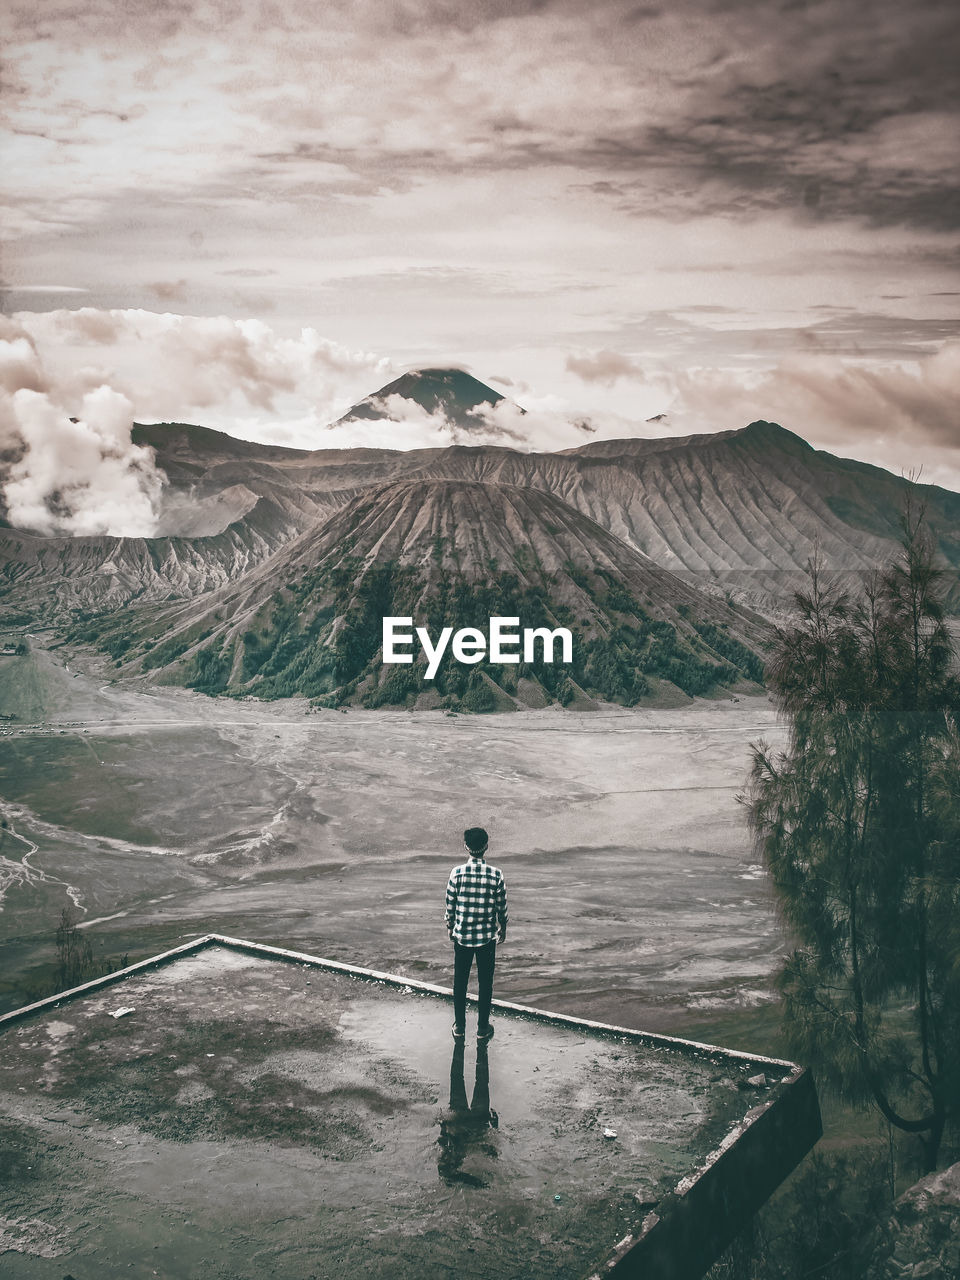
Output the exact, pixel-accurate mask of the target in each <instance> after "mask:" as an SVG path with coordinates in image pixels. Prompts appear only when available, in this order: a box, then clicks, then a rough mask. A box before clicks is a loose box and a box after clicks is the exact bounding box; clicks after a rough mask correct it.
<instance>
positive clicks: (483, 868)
mask: <svg viewBox="0 0 960 1280" xmlns="http://www.w3.org/2000/svg"><path fill="white" fill-rule="evenodd" d="M506 923H507V886H506V885H505V884H504V881H503V872H502V871H501V870H500V868H499V867H491V866H489V865H488V864H487V863H486V862H484V860H483V859H482V858H471V859H470V861H469V862H464V863H462V864H461V865H460V866H459V867H454V868H453V870H452V871H451V872H450V879H449V880H448V881H447V931H448V932H449V933H452V934H453V937H454V939H455V940H456V941H457V942H459V943H460V945H461V946H462V947H483V946H486V944H487V943H488V942H493V940H494V938H496V936H497V931H498V930H499V929H502V928H505V927H506Z"/></svg>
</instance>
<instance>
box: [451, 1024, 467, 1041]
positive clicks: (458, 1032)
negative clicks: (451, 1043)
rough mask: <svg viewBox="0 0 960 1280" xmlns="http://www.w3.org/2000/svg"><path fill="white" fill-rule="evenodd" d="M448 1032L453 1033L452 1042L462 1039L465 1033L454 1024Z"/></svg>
mask: <svg viewBox="0 0 960 1280" xmlns="http://www.w3.org/2000/svg"><path fill="white" fill-rule="evenodd" d="M450 1030H451V1031H452V1032H453V1038H454V1040H462V1039H463V1037H464V1036H465V1035H466V1031H465V1030H464V1028H463V1027H458V1026H457V1024H456V1023H454V1024H453V1026H452V1027H451V1028H450Z"/></svg>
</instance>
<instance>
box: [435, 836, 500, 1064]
mask: <svg viewBox="0 0 960 1280" xmlns="http://www.w3.org/2000/svg"><path fill="white" fill-rule="evenodd" d="M463 842H464V844H465V845H466V847H467V852H468V853H469V854H470V861H469V862H464V863H461V865H460V866H459V867H454V868H453V870H452V871H451V872H450V879H449V880H448V881H447V902H446V906H447V913H446V919H447V932H448V933H449V935H450V939H451V941H452V942H453V1017H454V1022H453V1038H454V1039H455V1040H460V1039H462V1037H463V1036H464V1035H465V1034H466V1025H467V1023H466V1019H467V982H468V980H469V978H470V967H471V965H472V964H473V959H474V957H476V960H477V988H478V1000H477V1040H478V1041H481V1042H483V1041H486V1040H489V1039H490V1038H491V1036H492V1035H493V1026H492V1025H491V1023H490V1001H491V1000H492V999H493V967H494V964H495V963H496V958H497V942H498V941H499V942H503V941H504V940H505V939H506V936H507V888H506V885H505V884H504V881H503V873H502V872H501V871H500V869H499V867H491V866H490V865H489V864H488V863H487V862H485V861H484V855H485V854H486V852H487V833H486V831H484V829H483V827H468V829H467V830H466V831H465V832H464V833H463Z"/></svg>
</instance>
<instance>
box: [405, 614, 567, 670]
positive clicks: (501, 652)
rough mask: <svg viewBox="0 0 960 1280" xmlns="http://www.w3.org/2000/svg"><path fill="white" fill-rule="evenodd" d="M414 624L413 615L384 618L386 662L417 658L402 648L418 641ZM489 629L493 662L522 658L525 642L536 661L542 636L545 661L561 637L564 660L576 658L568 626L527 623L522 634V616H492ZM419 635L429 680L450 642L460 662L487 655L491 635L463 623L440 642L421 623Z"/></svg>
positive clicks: (526, 656)
mask: <svg viewBox="0 0 960 1280" xmlns="http://www.w3.org/2000/svg"><path fill="white" fill-rule="evenodd" d="M412 626H413V619H412V618H395V617H389V618H384V619H383V661H384V662H385V663H388V662H407V663H409V662H413V653H412V652H402V650H406V649H407V648H408V647H412V645H413V643H414V636H413V632H412V631H410V629H409V628H410V627H412ZM487 630H488V631H489V634H490V639H489V650H490V661H491V662H510V663H512V662H519V661H520V656H521V655H520V648H521V645H522V648H523V661H524V662H534V661H535V660H536V644H537V641H538V640H539V641H540V643H541V645H542V646H543V660H544V662H553V650H554V646H555V645H556V643H557V642H558V641H559V643H560V653H561V658H560V661H561V662H572V661H573V636H572V634H571V633H570V632H569V631H568V630H567V628H566V627H557V628H556V630H554V631H550V630H549V629H548V628H547V627H524V628H523V632H522V634H521V632H520V619H519V618H491V619H490V620H489V626H488V628H487ZM451 636H452V637H453V640H452V643H451ZM416 638H417V640H419V642H420V647H421V648H422V649H423V652H424V653H425V654H426V656H427V670H426V674H425V676H424V678H425V679H426V680H432V679H433V677H434V676H435V675H436V674H437V668H438V667H439V666H440V660H441V659H442V658H443V655H444V654H445V653H446V651H447V645H450V651H451V653H452V654H453V656H454V658H455V659H456V660H457V662H464V663H474V662H481V661H482V660H483V659H484V658H485V657H486V656H487V648H488V643H487V635H486V633H484V632H483V631H481V630H480V629H479V628H478V627H461V628H460V630H459V631H457V632H456V633H455V632H454V630H453V627H443V628H442V629H441V631H440V634H439V636H438V637H437V642H436V644H434V643H433V641H432V640H431V638H430V633H429V632H428V631H427V629H426V627H417V629H416Z"/></svg>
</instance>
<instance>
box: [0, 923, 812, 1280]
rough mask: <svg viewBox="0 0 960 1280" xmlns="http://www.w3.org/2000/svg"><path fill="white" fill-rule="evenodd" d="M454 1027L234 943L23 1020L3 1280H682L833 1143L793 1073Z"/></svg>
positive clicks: (499, 1013)
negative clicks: (457, 1035) (458, 1036)
mask: <svg viewBox="0 0 960 1280" xmlns="http://www.w3.org/2000/svg"><path fill="white" fill-rule="evenodd" d="M124 1008H126V1009H129V1010H131V1011H130V1012H127V1013H124V1014H123V1015H122V1016H119V1017H113V1016H111V1014H115V1013H117V1012H118V1011H119V1010H121V1009H124ZM451 1021H452V1013H451V1002H450V997H449V993H447V992H444V991H442V990H440V989H439V988H436V987H428V986H425V985H422V984H421V985H418V984H415V983H412V982H407V981H405V980H404V979H401V978H393V977H391V976H390V975H385V974H376V973H373V972H371V971H366V970H356V969H351V968H350V967H349V966H343V965H334V964H331V963H330V962H325V961H323V960H320V959H318V958H316V957H310V956H304V955H300V954H298V953H293V952H284V951H281V950H279V949H276V948H269V947H263V946H258V945H256V944H252V943H245V942H243V941H242V940H236V939H225V938H220V937H218V936H208V937H206V938H203V939H199V940H198V941H197V942H195V943H191V944H189V945H188V946H187V947H184V948H178V949H177V950H176V951H175V952H171V953H167V955H165V956H163V957H155V958H154V959H153V960H152V961H146V962H143V963H142V964H140V965H135V966H132V967H131V969H129V970H126V971H123V973H122V974H120V975H111V977H110V978H109V979H107V980H101V981H98V982H96V983H91V984H87V986H86V987H84V988H78V989H77V990H76V992H74V993H65V994H64V995H62V996H60V997H56V998H54V999H52V1000H48V1001H43V1002H41V1003H40V1004H39V1005H35V1006H30V1007H29V1008H28V1009H24V1010H18V1011H16V1012H15V1013H13V1014H10V1015H7V1017H6V1018H4V1019H0V1153H2V1154H0V1274H2V1275H3V1276H4V1277H7V1278H8V1280H64V1277H65V1276H67V1275H69V1276H72V1277H75V1280H110V1278H112V1277H121V1276H123V1277H129V1276H130V1275H135V1276H137V1277H140V1276H144V1277H153V1276H158V1277H162V1278H166V1280H184V1278H185V1277H194V1276H202V1277H203V1280H247V1278H249V1280H254V1278H256V1280H259V1278H260V1277H276V1278H277V1280H312V1278H316V1280H319V1278H321V1277H323V1278H326V1277H340V1276H346V1275H364V1276H365V1277H367V1278H368V1280H372V1278H373V1277H384V1278H386V1277H391V1280H403V1278H404V1277H416V1278H417V1280H430V1278H432V1277H445V1276H451V1277H453V1276H456V1277H458V1278H463V1280H471V1278H476V1280H481V1278H482V1280H496V1278H501V1277H503V1278H506V1277H510V1278H514V1277H520V1276H523V1277H525V1278H528V1280H541V1278H544V1280H545V1278H546V1277H586V1276H593V1275H596V1276H600V1275H604V1276H606V1275H614V1276H625V1275H636V1276H640V1275H642V1276H644V1277H645V1280H657V1278H658V1277H663V1278H664V1280H666V1277H670V1278H671V1280H679V1278H680V1277H694V1276H698V1275H700V1274H702V1272H703V1270H704V1269H705V1268H706V1266H707V1265H709V1262H710V1261H711V1260H712V1258H713V1257H714V1256H716V1254H717V1253H718V1252H719V1251H720V1250H721V1249H722V1248H723V1246H724V1245H725V1243H726V1242H727V1240H728V1239H729V1238H730V1236H731V1235H732V1234H733V1233H734V1232H735V1231H736V1230H738V1229H739V1227H740V1226H741V1225H742V1223H743V1222H744V1221H745V1220H746V1217H747V1216H748V1215H749V1214H750V1213H751V1212H753V1211H754V1210H755V1209H756V1208H757V1207H758V1206H759V1204H760V1203H762V1201H763V1200H764V1199H766V1197H767V1196H768V1195H769V1194H770V1192H772V1191H773V1190H774V1188H775V1187H776V1186H777V1184H778V1183H779V1182H780V1181H781V1179H782V1178H783V1177H784V1176H785V1175H786V1173H787V1172H789V1170H790V1169H791V1168H792V1167H793V1166H794V1164H796V1162H797V1161H798V1160H799V1159H800V1158H801V1156H802V1155H803V1153H804V1152H805V1151H806V1150H807V1149H808V1148H809V1147H810V1146H811V1145H812V1144H813V1143H814V1142H815V1141H816V1139H817V1137H818V1136H819V1132H820V1127H819V1125H820V1121H819V1111H818V1108H817V1102H816V1095H815V1092H814V1089H813V1085H812V1082H811V1080H810V1077H809V1076H808V1075H807V1073H805V1072H803V1071H801V1070H800V1069H799V1068H797V1067H794V1066H793V1065H792V1064H790V1063H784V1062H776V1061H773V1060H770V1059H764V1058H752V1057H748V1056H746V1055H743V1054H736V1053H730V1052H726V1051H723V1050H717V1049H712V1048H710V1047H708V1046H698V1045H693V1044H690V1043H689V1042H685V1041H679V1040H672V1039H670V1038H668V1037H662V1036H648V1035H643V1034H640V1033H637V1032H632V1031H628V1030H624V1029H619V1028H612V1027H606V1026H602V1025H600V1024H596V1023H585V1022H578V1021H577V1020H575V1019H571V1018H562V1017H559V1016H553V1015H545V1014H541V1013H538V1012H537V1011H532V1010H525V1009H522V1008H521V1007H519V1006H516V1005H507V1004H503V1003H498V1005H497V1008H496V1009H495V1024H496V1035H495V1037H494V1039H493V1041H492V1042H491V1043H490V1045H489V1047H479V1048H478V1046H477V1044H476V1038H475V1025H474V1023H473V1019H472V1018H468V1031H467V1041H466V1046H465V1047H464V1046H463V1044H461V1045H460V1047H459V1048H458V1047H457V1046H456V1045H455V1044H454V1042H453V1041H452V1039H451V1036H450V1025H451Z"/></svg>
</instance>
